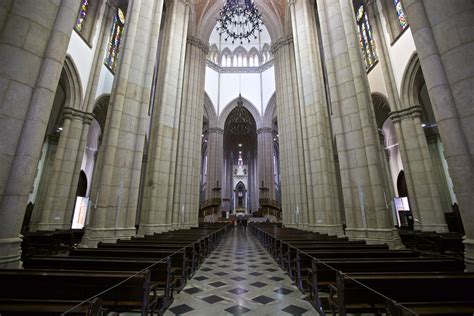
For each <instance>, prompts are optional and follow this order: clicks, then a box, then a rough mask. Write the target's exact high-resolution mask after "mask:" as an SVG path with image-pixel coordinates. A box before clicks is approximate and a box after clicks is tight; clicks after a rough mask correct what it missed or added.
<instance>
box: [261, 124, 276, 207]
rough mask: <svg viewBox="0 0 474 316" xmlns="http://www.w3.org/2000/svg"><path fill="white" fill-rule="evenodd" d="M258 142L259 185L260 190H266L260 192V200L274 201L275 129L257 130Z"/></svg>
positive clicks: (264, 128)
mask: <svg viewBox="0 0 474 316" xmlns="http://www.w3.org/2000/svg"><path fill="white" fill-rule="evenodd" d="M257 142H258V157H257V159H258V162H257V163H258V167H257V170H258V172H259V175H258V178H257V181H258V182H257V185H258V188H259V189H264V190H261V191H260V194H259V196H260V198H262V197H265V198H267V199H270V200H272V201H274V200H275V185H274V180H273V173H274V170H273V129H272V128H271V127H263V128H259V129H258V130H257ZM262 191H265V192H262ZM262 195H263V196H262Z"/></svg>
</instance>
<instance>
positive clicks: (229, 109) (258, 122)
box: [218, 97, 263, 130]
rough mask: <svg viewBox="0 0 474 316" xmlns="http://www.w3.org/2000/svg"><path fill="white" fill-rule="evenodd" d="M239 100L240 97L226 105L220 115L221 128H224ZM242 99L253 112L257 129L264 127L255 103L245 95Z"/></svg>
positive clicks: (245, 105)
mask: <svg viewBox="0 0 474 316" xmlns="http://www.w3.org/2000/svg"><path fill="white" fill-rule="evenodd" d="M237 100H238V98H235V99H234V100H232V101H230V102H229V104H227V105H226V106H225V108H224V110H223V111H222V113H221V115H220V116H219V123H218V127H219V128H222V129H224V127H225V122H226V121H227V117H228V116H229V114H230V113H231V112H232V110H233V109H235V107H236V106H237ZM242 101H243V103H244V104H243V106H244V107H245V108H246V109H247V110H248V111H249V112H250V114H252V117H253V119H254V120H255V124H256V125H257V130H258V129H259V128H262V127H263V126H262V125H263V124H262V117H261V116H260V114H259V113H258V110H257V108H256V107H255V105H253V104H252V103H251V102H250V101H248V100H247V99H245V98H244V97H242Z"/></svg>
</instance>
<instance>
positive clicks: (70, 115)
mask: <svg viewBox="0 0 474 316" xmlns="http://www.w3.org/2000/svg"><path fill="white" fill-rule="evenodd" d="M63 118H64V119H69V120H79V121H83V122H84V123H86V124H90V123H92V120H93V119H94V114H92V113H89V112H83V111H80V110H77V109H74V108H69V107H65V108H64V110H63Z"/></svg>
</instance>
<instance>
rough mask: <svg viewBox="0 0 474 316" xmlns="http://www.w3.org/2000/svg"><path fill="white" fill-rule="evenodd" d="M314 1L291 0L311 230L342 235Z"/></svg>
mask: <svg viewBox="0 0 474 316" xmlns="http://www.w3.org/2000/svg"><path fill="white" fill-rule="evenodd" d="M314 4H315V3H314V1H294V2H293V3H290V14H291V20H292V28H293V37H294V49H295V61H296V74H297V76H296V78H297V82H298V89H297V91H295V92H296V93H297V96H298V98H299V101H300V102H299V106H300V113H301V118H300V121H301V124H302V130H303V155H304V163H305V172H306V179H307V180H306V181H307V186H308V189H307V198H308V215H309V216H308V220H309V221H308V223H309V227H308V228H309V229H311V230H316V231H319V232H324V233H330V234H342V225H341V220H340V218H339V212H338V211H337V210H338V208H339V206H338V204H339V201H338V196H337V187H336V174H335V164H334V158H333V157H334V154H333V143H332V142H333V141H332V133H331V126H330V119H329V112H328V111H329V108H328V99H327V95H326V88H325V85H324V78H323V75H324V74H323V66H322V60H321V51H320V40H321V39H320V38H319V34H318V29H317V27H318V25H317V23H316V14H315V12H316V9H315V7H314Z"/></svg>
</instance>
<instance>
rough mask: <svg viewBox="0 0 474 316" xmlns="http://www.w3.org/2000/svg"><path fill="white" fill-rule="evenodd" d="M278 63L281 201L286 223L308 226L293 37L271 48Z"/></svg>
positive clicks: (277, 42)
mask: <svg viewBox="0 0 474 316" xmlns="http://www.w3.org/2000/svg"><path fill="white" fill-rule="evenodd" d="M272 52H273V58H274V63H275V80H276V98H277V114H278V120H279V121H278V133H279V135H280V165H281V170H280V171H281V192H282V196H281V200H282V214H283V224H284V225H285V226H287V227H299V228H304V225H303V223H306V227H307V226H308V223H309V221H308V212H307V211H308V198H307V192H306V190H307V188H308V186H307V181H306V171H305V163H304V154H303V150H304V147H303V131H302V123H301V115H302V114H301V110H300V106H299V104H300V101H299V98H298V82H297V73H296V62H295V53H294V52H295V48H294V44H293V37H292V36H291V35H289V36H285V37H283V38H281V39H279V40H277V41H276V42H275V43H274V44H273V46H272Z"/></svg>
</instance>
